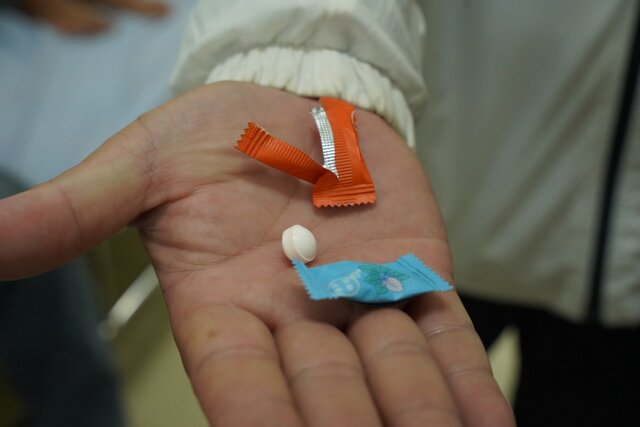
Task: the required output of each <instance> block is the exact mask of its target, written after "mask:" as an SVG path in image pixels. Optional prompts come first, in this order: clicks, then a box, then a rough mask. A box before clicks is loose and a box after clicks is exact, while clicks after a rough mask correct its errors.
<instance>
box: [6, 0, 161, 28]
mask: <svg viewBox="0 0 640 427" xmlns="http://www.w3.org/2000/svg"><path fill="white" fill-rule="evenodd" d="M100 3H103V4H106V5H110V6H113V7H117V8H120V9H123V10H129V11H132V12H135V13H139V14H142V15H146V16H150V17H159V16H164V15H166V13H167V12H168V11H169V8H168V6H167V5H166V4H164V3H160V2H158V1H150V0H100ZM18 6H20V7H21V8H22V9H23V10H24V11H25V12H26V13H28V14H29V15H31V16H33V17H34V18H36V19H40V20H42V21H45V22H47V23H48V24H50V25H52V26H53V27H54V28H55V29H56V30H58V31H61V32H63V33H67V34H91V33H97V32H100V31H104V30H106V29H107V28H109V21H108V20H107V19H106V18H104V17H103V16H102V14H101V13H100V12H99V10H98V8H96V7H95V6H94V5H92V4H90V2H87V1H85V0H21V1H20V2H18Z"/></svg>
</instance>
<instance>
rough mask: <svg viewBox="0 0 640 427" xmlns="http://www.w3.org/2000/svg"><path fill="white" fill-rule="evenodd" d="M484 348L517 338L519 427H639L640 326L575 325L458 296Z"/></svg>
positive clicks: (527, 310) (532, 311)
mask: <svg viewBox="0 0 640 427" xmlns="http://www.w3.org/2000/svg"><path fill="white" fill-rule="evenodd" d="M463 302H464V305H465V307H466V309H467V311H468V312H469V315H470V316H471V319H472V320H473V323H474V325H475V327H476V330H477V331H478V334H479V335H480V337H481V338H482V341H483V343H484V345H485V347H487V348H489V347H490V346H491V344H493V342H494V341H495V339H496V338H497V337H498V336H499V335H500V333H501V332H502V330H503V329H504V328H505V327H507V326H511V325H513V326H516V327H517V328H518V329H519V332H520V351H521V357H522V359H521V372H520V381H519V385H518V389H517V393H516V397H515V403H514V411H515V413H516V419H517V421H518V426H519V427H529V426H531V427H543V426H544V427H554V426H558V427H560V426H562V427H572V426H580V427H591V426H593V427H609V426H616V427H627V426H628V427H638V426H640V326H636V327H631V328H616V329H613V328H604V327H602V326H599V325H590V324H575V323H571V322H568V321H566V320H564V319H561V318H559V317H557V316H554V315H551V314H549V313H547V312H545V311H542V310H536V309H530V308H523V307H514V306H510V305H504V304H497V303H492V302H487V301H482V300H478V299H474V298H468V297H463Z"/></svg>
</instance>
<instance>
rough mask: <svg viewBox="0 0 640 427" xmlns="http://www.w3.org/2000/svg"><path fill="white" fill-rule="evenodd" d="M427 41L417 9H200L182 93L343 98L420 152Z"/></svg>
mask: <svg viewBox="0 0 640 427" xmlns="http://www.w3.org/2000/svg"><path fill="white" fill-rule="evenodd" d="M424 34H425V23H424V18H423V16H422V11H421V9H420V8H419V7H418V5H416V4H415V2H414V1H410V0H397V1H392V0H325V1H320V0H269V1H263V0H235V1H228V0H221V1H220V0H199V1H198V3H197V5H196V7H195V10H194V12H193V15H192V16H191V19H190V22H189V24H188V28H187V32H186V35H185V38H184V40H183V45H182V49H181V52H180V56H179V59H178V64H177V67H176V70H175V73H174V82H173V84H174V89H175V90H177V91H185V90H188V89H191V88H193V87H195V86H198V85H201V84H204V83H212V82H216V81H223V80H236V81H247V82H253V83H257V84H261V85H264V86H271V87H276V88H279V89H284V90H287V91H290V92H293V93H296V94H299V95H302V96H333V97H339V98H342V99H345V100H347V101H349V102H351V103H353V104H354V105H357V106H358V107H360V108H364V109H368V110H371V111H374V112H376V113H377V114H379V115H381V116H382V117H384V118H385V119H386V120H387V121H388V122H389V123H390V124H391V125H392V126H393V127H394V128H395V129H396V130H397V131H398V132H400V134H401V135H403V136H404V137H405V139H406V140H407V142H408V143H409V144H410V145H413V143H414V129H413V117H414V116H417V115H418V114H419V112H420V110H421V108H422V106H423V104H424V102H425V98H426V90H425V84H424V80H423V77H422V52H423V38H424Z"/></svg>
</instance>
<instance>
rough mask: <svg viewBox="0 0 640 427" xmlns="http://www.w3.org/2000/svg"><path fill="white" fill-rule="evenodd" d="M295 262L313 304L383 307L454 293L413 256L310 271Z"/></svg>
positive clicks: (340, 263)
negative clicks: (338, 300) (432, 294)
mask: <svg viewBox="0 0 640 427" xmlns="http://www.w3.org/2000/svg"><path fill="white" fill-rule="evenodd" d="M292 262H293V265H294V266H295V269H296V272H297V273H298V276H299V277H300V280H302V283H303V284H304V286H305V288H306V289H307V292H308V293H309V296H310V297H311V299H313V300H321V299H335V298H347V299H350V300H354V301H358V302H362V303H368V304H383V303H392V302H396V301H401V300H403V299H406V298H410V297H412V296H415V295H419V294H423V293H426V292H433V291H448V290H451V289H453V288H452V287H451V285H449V284H448V283H447V282H446V281H445V280H444V279H442V278H441V277H440V276H438V275H437V274H436V273H435V272H433V270H431V269H430V268H429V267H427V266H426V265H424V264H423V263H422V262H421V261H420V260H419V259H418V258H417V257H416V256H415V255H413V254H408V255H404V256H402V257H400V258H398V259H397V260H395V261H393V262H389V263H386V264H370V263H365V262H355V261H340V262H336V263H333V264H326V265H321V266H318V267H307V266H306V265H304V264H303V263H302V262H300V261H297V260H293V261H292Z"/></svg>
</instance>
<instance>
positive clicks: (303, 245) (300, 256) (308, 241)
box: [282, 224, 316, 264]
mask: <svg viewBox="0 0 640 427" xmlns="http://www.w3.org/2000/svg"><path fill="white" fill-rule="evenodd" d="M282 250H283V251H284V254H285V255H286V256H287V258H289V259H290V260H294V259H297V260H298V261H302V262H304V263H305V264H306V263H308V262H310V261H313V260H314V259H315V257H316V238H315V237H314V236H313V233H311V231H309V230H307V229H306V228H304V227H303V226H301V225H298V224H296V225H294V226H291V227H289V228H287V229H286V230H284V231H283V232H282Z"/></svg>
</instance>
